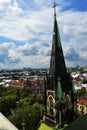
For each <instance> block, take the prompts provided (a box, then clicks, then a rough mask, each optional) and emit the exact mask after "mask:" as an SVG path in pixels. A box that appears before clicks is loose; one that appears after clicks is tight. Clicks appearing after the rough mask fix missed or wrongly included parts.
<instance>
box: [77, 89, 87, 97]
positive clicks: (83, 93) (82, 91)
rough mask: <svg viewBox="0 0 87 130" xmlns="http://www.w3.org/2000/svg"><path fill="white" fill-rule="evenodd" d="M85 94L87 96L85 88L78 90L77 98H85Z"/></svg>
mask: <svg viewBox="0 0 87 130" xmlns="http://www.w3.org/2000/svg"><path fill="white" fill-rule="evenodd" d="M85 94H86V90H85V88H82V89H78V90H77V91H76V96H77V97H78V98H79V97H81V96H83V95H85Z"/></svg>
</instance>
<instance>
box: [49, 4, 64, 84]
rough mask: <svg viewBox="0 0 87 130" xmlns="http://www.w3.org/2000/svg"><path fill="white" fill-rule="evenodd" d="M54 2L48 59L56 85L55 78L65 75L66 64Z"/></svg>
mask: <svg viewBox="0 0 87 130" xmlns="http://www.w3.org/2000/svg"><path fill="white" fill-rule="evenodd" d="M56 6H57V5H56V4H55V3H54V6H53V8H54V30H53V41H52V50H51V61H50V74H51V75H52V76H53V77H55V82H56V83H55V85H57V79H58V77H60V79H61V78H62V77H63V76H64V75H66V65H65V61H64V55H63V50H62V45H61V40H60V34H59V29H58V24H57V20H56Z"/></svg>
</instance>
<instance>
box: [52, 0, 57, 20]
mask: <svg viewBox="0 0 87 130" xmlns="http://www.w3.org/2000/svg"><path fill="white" fill-rule="evenodd" d="M56 6H57V4H56V3H55V2H54V6H53V7H52V8H54V17H55V18H56Z"/></svg>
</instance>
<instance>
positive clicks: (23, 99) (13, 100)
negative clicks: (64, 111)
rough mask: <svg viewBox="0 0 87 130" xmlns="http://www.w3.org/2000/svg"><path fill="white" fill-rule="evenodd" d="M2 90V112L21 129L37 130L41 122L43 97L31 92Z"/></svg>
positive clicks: (25, 90)
mask: <svg viewBox="0 0 87 130" xmlns="http://www.w3.org/2000/svg"><path fill="white" fill-rule="evenodd" d="M0 90H1V93H2V95H1V98H0V111H1V112H2V113H3V114H4V115H5V116H6V117H8V119H9V120H10V121H11V122H12V123H13V124H14V125H15V126H16V127H17V128H18V129H19V130H22V129H23V125H24V127H25V129H26V130H37V127H38V124H39V122H40V120H41V109H42V107H43V106H42V105H41V104H40V100H41V95H38V96H36V95H33V94H31V92H30V90H28V89H23V90H22V91H18V90H16V89H10V88H4V89H0Z"/></svg>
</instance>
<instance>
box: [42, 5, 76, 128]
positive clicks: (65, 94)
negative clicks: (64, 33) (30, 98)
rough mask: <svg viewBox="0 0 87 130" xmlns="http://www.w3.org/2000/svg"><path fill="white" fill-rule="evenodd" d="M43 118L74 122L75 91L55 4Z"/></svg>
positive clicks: (52, 123) (47, 120) (45, 80)
mask: <svg viewBox="0 0 87 130" xmlns="http://www.w3.org/2000/svg"><path fill="white" fill-rule="evenodd" d="M43 99H44V105H45V110H44V112H43V119H44V121H45V123H47V124H48V125H51V126H56V125H62V124H64V123H69V122H72V120H73V119H74V116H75V115H74V109H73V108H74V107H73V106H74V93H73V85H72V78H71V76H70V73H68V72H67V69H66V65H65V60H64V55H63V50H62V45H61V40H60V34H59V29H58V24H57V19H56V5H55V4H54V30H53V41H52V50H51V59H50V68H49V74H47V75H46V77H45V78H44V90H43Z"/></svg>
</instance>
